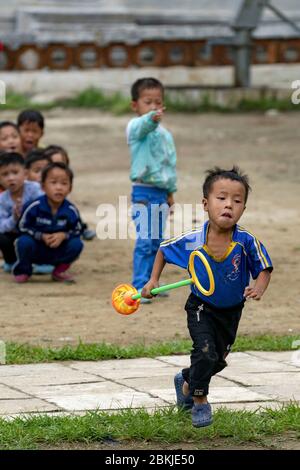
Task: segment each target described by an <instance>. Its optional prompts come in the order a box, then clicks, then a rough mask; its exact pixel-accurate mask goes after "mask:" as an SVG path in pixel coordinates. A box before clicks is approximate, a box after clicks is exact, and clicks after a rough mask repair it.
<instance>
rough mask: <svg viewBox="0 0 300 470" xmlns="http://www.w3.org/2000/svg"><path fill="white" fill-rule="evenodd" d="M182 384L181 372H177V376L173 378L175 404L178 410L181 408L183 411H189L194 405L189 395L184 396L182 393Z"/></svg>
mask: <svg viewBox="0 0 300 470" xmlns="http://www.w3.org/2000/svg"><path fill="white" fill-rule="evenodd" d="M183 384H184V378H183V375H182V372H178V374H176V375H175V377H174V386H175V391H176V402H177V406H178V408H183V409H184V410H191V409H192V408H193V405H194V400H193V398H192V397H191V395H187V396H186V395H184V394H183V391H182V386H183Z"/></svg>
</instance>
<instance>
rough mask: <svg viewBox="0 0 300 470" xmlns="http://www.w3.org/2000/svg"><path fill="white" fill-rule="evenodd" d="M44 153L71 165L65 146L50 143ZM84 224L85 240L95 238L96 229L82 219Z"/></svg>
mask: <svg viewBox="0 0 300 470" xmlns="http://www.w3.org/2000/svg"><path fill="white" fill-rule="evenodd" d="M44 155H45V156H46V157H48V158H49V159H50V161H51V162H62V163H64V164H65V165H67V166H69V165H70V159H69V155H68V152H67V151H66V149H65V148H64V147H61V146H60V145H48V147H46V148H45V150H44ZM81 225H82V234H81V236H82V238H83V240H87V241H89V240H93V239H94V238H95V236H96V232H95V230H92V229H90V228H89V227H88V224H86V223H85V222H83V221H81Z"/></svg>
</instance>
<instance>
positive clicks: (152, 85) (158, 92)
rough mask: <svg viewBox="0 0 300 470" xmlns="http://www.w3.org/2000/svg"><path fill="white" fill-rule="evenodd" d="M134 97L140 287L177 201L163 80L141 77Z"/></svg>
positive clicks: (131, 133)
mask: <svg viewBox="0 0 300 470" xmlns="http://www.w3.org/2000/svg"><path fill="white" fill-rule="evenodd" d="M131 96H132V103H131V106H132V109H133V111H134V112H135V113H136V114H137V117H136V118H133V119H131V121H130V122H129V123H128V126H127V141H128V145H129V148H130V154H131V171H130V179H131V181H132V203H133V207H132V210H133V213H132V217H133V220H134V222H135V226H136V235H137V237H136V243H135V248H134V255H133V280H132V284H133V285H134V287H135V288H136V289H138V290H140V289H141V288H142V287H143V286H144V284H145V283H146V282H147V281H148V280H149V278H150V275H151V271H152V267H153V263H154V259H155V256H156V253H157V250H158V249H159V245H160V243H161V241H162V239H163V231H164V227H165V222H166V219H167V216H168V213H169V208H170V207H172V206H173V204H174V197H173V194H174V192H175V191H176V189H177V188H176V182H177V176H176V149H175V144H174V140H173V137H172V135H171V133H170V132H169V131H168V130H167V129H165V128H164V127H163V126H161V124H160V121H161V118H162V115H163V111H164V105H163V100H164V88H163V85H162V83H161V82H160V81H159V80H156V79H155V78H142V79H139V80H137V81H136V82H135V83H134V84H133V85H132V88H131ZM142 300H143V302H144V303H148V302H151V301H150V300H149V299H142Z"/></svg>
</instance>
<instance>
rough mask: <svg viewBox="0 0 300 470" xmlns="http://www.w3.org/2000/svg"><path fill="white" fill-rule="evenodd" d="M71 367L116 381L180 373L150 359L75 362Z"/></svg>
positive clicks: (176, 369)
mask: <svg viewBox="0 0 300 470" xmlns="http://www.w3.org/2000/svg"><path fill="white" fill-rule="evenodd" d="M71 367H72V368H73V369H74V370H81V371H86V372H88V373H89V374H94V375H97V376H98V377H103V378H105V379H110V380H116V381H120V380H122V379H126V378H127V379H129V378H137V377H159V376H164V375H173V376H174V375H175V374H176V373H177V372H178V368H177V367H174V366H172V365H169V364H163V363H162V362H160V361H157V360H155V359H148V358H146V359H143V358H141V359H121V360H119V361H102V362H91V363H89V364H86V363H84V362H73V363H72V366H71Z"/></svg>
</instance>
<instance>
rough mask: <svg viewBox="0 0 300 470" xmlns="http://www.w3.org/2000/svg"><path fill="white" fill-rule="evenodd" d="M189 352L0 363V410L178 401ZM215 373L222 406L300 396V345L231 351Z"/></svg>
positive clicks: (274, 403) (214, 392)
mask: <svg viewBox="0 0 300 470" xmlns="http://www.w3.org/2000/svg"><path fill="white" fill-rule="evenodd" d="M188 364H189V356H162V357H156V358H154V359H149V358H140V359H122V360H109V361H97V362H90V361H88V362H81V361H74V362H59V363H49V364H26V365H2V366H0V415H2V416H19V415H20V414H23V413H47V414H55V415H57V414H60V413H63V414H65V413H77V414H81V413H85V412H86V411H88V410H96V409H99V410H116V409H122V408H129V407H131V408H140V407H144V408H146V409H149V410H154V409H155V408H160V407H167V406H170V405H174V404H175V391H174V387H173V377H174V375H175V374H176V373H177V372H178V371H179V370H180V369H181V368H182V367H186V366H187V365H188ZM228 364H229V367H227V368H226V369H224V370H223V371H222V372H220V373H219V374H218V375H217V376H215V377H213V378H212V382H211V389H210V395H209V400H210V402H211V404H212V405H213V408H214V409H216V408H217V407H220V406H226V407H228V408H230V409H246V410H255V409H257V408H260V407H264V408H265V407H272V408H274V407H279V406H281V404H282V403H286V402H289V401H290V400H295V401H299V400H300V351H294V352H293V351H287V352H257V351H255V352H251V351H249V352H244V353H231V354H230V356H229V357H228Z"/></svg>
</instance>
